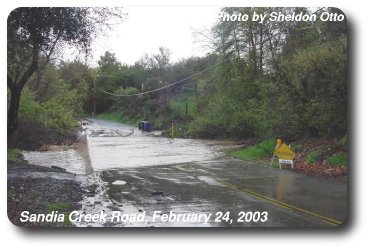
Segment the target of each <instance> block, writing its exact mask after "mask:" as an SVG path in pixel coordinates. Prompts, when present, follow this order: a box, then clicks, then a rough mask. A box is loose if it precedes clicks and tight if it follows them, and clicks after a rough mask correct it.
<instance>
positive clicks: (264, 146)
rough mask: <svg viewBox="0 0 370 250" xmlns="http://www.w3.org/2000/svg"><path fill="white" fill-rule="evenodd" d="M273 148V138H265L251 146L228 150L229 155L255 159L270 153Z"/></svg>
mask: <svg viewBox="0 0 370 250" xmlns="http://www.w3.org/2000/svg"><path fill="white" fill-rule="evenodd" d="M274 148H275V140H272V139H271V140H266V141H263V142H261V143H259V144H257V145H255V146H253V147H248V148H245V149H241V150H236V151H232V152H230V155H231V156H233V157H236V158H239V159H244V160H256V159H259V158H262V157H267V156H270V155H272V153H273V151H274Z"/></svg>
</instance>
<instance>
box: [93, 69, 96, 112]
mask: <svg viewBox="0 0 370 250" xmlns="http://www.w3.org/2000/svg"><path fill="white" fill-rule="evenodd" d="M93 81H94V94H93V114H92V116H93V117H95V115H96V75H94V78H93Z"/></svg>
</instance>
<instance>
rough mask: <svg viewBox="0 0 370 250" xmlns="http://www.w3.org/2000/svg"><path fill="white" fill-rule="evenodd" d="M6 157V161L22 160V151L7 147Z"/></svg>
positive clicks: (16, 161) (18, 161)
mask: <svg viewBox="0 0 370 250" xmlns="http://www.w3.org/2000/svg"><path fill="white" fill-rule="evenodd" d="M7 159H8V161H11V162H15V163H20V162H22V151H21V150H19V149H17V148H14V149H8V153H7Z"/></svg>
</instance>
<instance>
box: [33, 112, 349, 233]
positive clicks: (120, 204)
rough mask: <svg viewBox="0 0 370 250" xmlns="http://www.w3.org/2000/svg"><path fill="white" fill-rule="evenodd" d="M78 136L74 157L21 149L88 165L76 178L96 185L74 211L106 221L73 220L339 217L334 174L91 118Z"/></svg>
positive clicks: (214, 222) (194, 222)
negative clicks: (302, 170) (235, 155)
mask: <svg viewBox="0 0 370 250" xmlns="http://www.w3.org/2000/svg"><path fill="white" fill-rule="evenodd" d="M86 135H87V145H88V147H85V149H86V150H84V149H81V148H80V149H78V150H79V153H78V152H77V153H75V157H74V156H73V154H74V153H72V152H69V151H68V150H67V151H63V153H62V152H58V153H61V154H57V153H56V152H55V154H56V155H52V154H51V153H50V152H48V153H49V155H48V156H47V153H46V154H45V155H43V157H44V158H42V157H41V158H40V155H36V156H37V157H32V154H30V153H29V154H28V158H29V160H30V161H32V159H34V158H36V159H39V161H47V162H48V163H49V164H52V162H53V161H55V162H54V163H53V164H56V166H59V165H58V164H57V163H58V162H60V161H61V162H63V160H62V158H61V157H64V159H70V158H71V159H74V161H75V162H74V161H72V160H70V162H69V163H66V162H65V163H64V166H66V165H69V164H72V165H74V167H70V166H69V167H68V166H67V167H66V169H67V170H69V171H74V172H75V173H79V174H82V173H83V172H85V173H88V172H91V174H88V175H86V176H85V178H83V181H82V182H83V185H86V186H90V185H95V186H96V192H95V193H91V194H87V195H86V196H85V198H84V200H83V202H82V211H81V212H82V213H85V214H98V213H100V212H102V211H103V212H104V213H105V214H107V220H106V221H104V222H78V223H76V225H77V226H82V227H83V226H93V227H98V226H109V227H137V226H139V227H151V226H153V227H176V226H178V227H191V226H194V227H332V226H336V225H338V224H340V223H341V222H343V221H344V220H345V218H346V214H347V184H346V183H345V182H343V181H340V180H323V179H320V178H313V177H308V176H306V175H303V174H299V173H295V172H293V171H291V170H287V169H282V170H281V169H275V168H271V167H269V166H265V165H263V164H256V163H253V162H247V161H242V160H236V159H229V158H227V157H225V155H224V154H223V153H221V152H219V151H218V150H216V147H212V146H210V144H209V143H205V142H204V141H200V140H190V139H189V140H188V139H174V140H169V139H167V138H164V137H159V136H155V135H153V134H146V133H142V132H141V131H139V130H137V129H136V128H134V127H130V126H125V125H121V124H117V123H112V122H105V121H100V120H93V119H92V120H90V122H89V125H88V128H87V130H86ZM76 151H77V150H76ZM33 154H34V155H33V156H35V154H36V153H33ZM39 154H42V153H39ZM48 157H49V158H50V159H48V160H47V159H46V158H48ZM87 158H88V160H87V162H86V159H87ZM40 159H42V160H40ZM76 159H77V160H76ZM78 159H79V160H78ZM89 160H91V162H89ZM76 162H79V163H76ZM81 162H84V163H81ZM59 164H60V163H59ZM62 165H63V164H62ZM88 165H90V167H87V166H88ZM78 169H80V170H78ZM81 169H82V170H81ZM88 169H91V170H93V171H89V170H88ZM117 213H119V216H120V217H119V216H118V215H117ZM131 215H132V216H136V217H137V218H133V217H132V216H131ZM130 216H131V217H130ZM192 216H193V217H192ZM207 216H209V217H207ZM109 218H110V219H109ZM114 218H116V219H114ZM207 218H208V219H207Z"/></svg>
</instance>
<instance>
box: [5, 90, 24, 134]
mask: <svg viewBox="0 0 370 250" xmlns="http://www.w3.org/2000/svg"><path fill="white" fill-rule="evenodd" d="M21 92H22V89H19V88H14V89H11V90H10V105H9V110H8V138H9V136H10V135H12V134H13V133H14V131H15V130H16V129H17V125H18V108H19V101H20V99H21Z"/></svg>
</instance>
